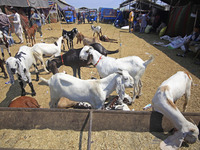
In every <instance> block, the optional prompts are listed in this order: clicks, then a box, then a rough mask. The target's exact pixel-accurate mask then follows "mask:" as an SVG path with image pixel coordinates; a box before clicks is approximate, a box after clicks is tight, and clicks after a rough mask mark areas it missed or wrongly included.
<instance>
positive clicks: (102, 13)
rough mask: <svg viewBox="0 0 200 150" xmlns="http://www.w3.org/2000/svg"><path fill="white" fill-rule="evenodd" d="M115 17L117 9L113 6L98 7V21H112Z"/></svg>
mask: <svg viewBox="0 0 200 150" xmlns="http://www.w3.org/2000/svg"><path fill="white" fill-rule="evenodd" d="M116 17H117V10H116V9H113V8H102V7H101V8H100V9H99V22H104V23H113V22H114V21H115V19H116Z"/></svg>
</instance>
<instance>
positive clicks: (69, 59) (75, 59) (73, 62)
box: [46, 43, 119, 78]
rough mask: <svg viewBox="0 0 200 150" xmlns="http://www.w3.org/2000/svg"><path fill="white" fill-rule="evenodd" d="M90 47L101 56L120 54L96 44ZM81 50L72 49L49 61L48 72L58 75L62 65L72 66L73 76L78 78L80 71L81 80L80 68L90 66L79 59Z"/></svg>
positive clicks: (47, 64)
mask: <svg viewBox="0 0 200 150" xmlns="http://www.w3.org/2000/svg"><path fill="white" fill-rule="evenodd" d="M90 46H92V47H93V48H94V49H95V50H97V51H98V52H100V53H101V54H103V55H105V56H107V54H114V53H118V52H119V50H115V51H109V50H106V49H105V48H104V47H103V46H102V45H101V44H99V43H94V44H91V45H90ZM81 50H82V48H79V49H71V50H69V51H68V52H66V53H65V54H63V55H61V56H57V57H55V58H54V59H52V60H47V63H46V66H47V70H49V71H52V73H53V74H56V73H58V68H59V67H60V66H62V65H65V66H70V67H72V69H73V76H75V77H76V71H77V70H78V76H79V78H81V74H80V68H81V67H86V66H88V60H87V61H83V60H80V58H79V54H80V52H81Z"/></svg>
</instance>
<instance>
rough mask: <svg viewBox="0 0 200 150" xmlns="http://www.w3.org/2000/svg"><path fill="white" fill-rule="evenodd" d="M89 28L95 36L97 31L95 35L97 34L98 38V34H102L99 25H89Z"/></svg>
mask: <svg viewBox="0 0 200 150" xmlns="http://www.w3.org/2000/svg"><path fill="white" fill-rule="evenodd" d="M91 29H92V31H93V36H95V33H97V36H98V37H99V39H100V36H101V35H102V32H101V27H100V26H94V25H91ZM100 34H101V35H100Z"/></svg>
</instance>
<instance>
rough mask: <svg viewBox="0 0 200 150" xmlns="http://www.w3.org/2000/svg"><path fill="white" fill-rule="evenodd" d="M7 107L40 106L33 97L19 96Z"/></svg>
mask: <svg viewBox="0 0 200 150" xmlns="http://www.w3.org/2000/svg"><path fill="white" fill-rule="evenodd" d="M8 107H16V108H40V105H39V104H38V102H37V100H36V99H35V98H33V97H29V96H20V97H18V98H16V99H14V100H13V101H12V102H11V103H10V104H9V106H8Z"/></svg>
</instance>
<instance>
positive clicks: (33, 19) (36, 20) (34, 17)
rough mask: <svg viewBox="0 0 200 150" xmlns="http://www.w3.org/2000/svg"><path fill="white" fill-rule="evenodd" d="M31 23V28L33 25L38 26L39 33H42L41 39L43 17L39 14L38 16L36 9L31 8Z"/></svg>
mask: <svg viewBox="0 0 200 150" xmlns="http://www.w3.org/2000/svg"><path fill="white" fill-rule="evenodd" d="M30 22H31V26H32V25H33V24H35V23H36V24H37V25H38V28H37V32H39V33H40V37H42V24H41V17H40V15H39V14H37V13H36V12H35V9H34V8H31V18H30Z"/></svg>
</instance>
